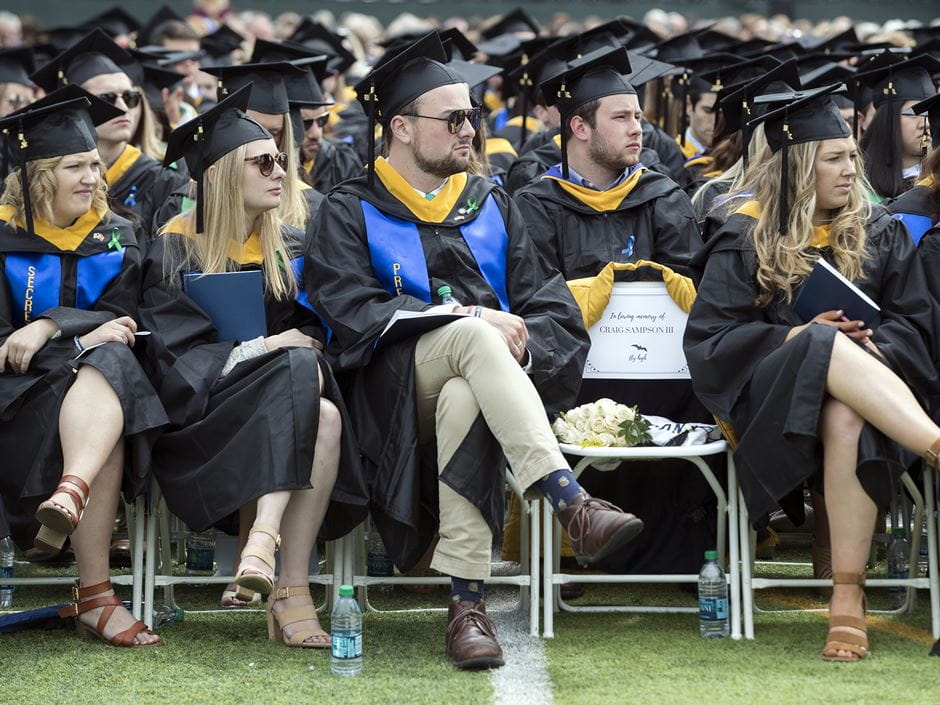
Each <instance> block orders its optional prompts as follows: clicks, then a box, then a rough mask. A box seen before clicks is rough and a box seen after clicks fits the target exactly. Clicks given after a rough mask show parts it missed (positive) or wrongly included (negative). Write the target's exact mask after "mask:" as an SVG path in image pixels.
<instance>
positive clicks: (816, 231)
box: [735, 201, 829, 249]
mask: <svg viewBox="0 0 940 705" xmlns="http://www.w3.org/2000/svg"><path fill="white" fill-rule="evenodd" d="M735 213H740V214H741V215H746V216H747V217H748V218H753V219H754V220H757V219H758V218H760V214H761V207H760V203H759V202H758V201H748V202H747V203H745V204H744V205H743V206H741V207H740V208H738V209H737V210H736V211H735ZM809 246H810V247H815V248H817V249H821V248H823V247H829V226H828V225H817V226H815V227H814V228H813V239H812V240H810V242H809Z"/></svg>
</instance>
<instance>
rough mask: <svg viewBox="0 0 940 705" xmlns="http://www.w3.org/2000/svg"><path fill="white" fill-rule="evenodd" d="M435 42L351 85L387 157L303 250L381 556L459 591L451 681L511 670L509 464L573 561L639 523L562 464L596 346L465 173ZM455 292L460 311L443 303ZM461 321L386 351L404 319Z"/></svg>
mask: <svg viewBox="0 0 940 705" xmlns="http://www.w3.org/2000/svg"><path fill="white" fill-rule="evenodd" d="M446 61H447V55H446V53H445V51H444V48H443V46H442V45H441V42H440V39H439V38H438V37H437V35H436V34H434V33H432V34H429V35H427V36H426V37H424V38H422V39H420V40H419V41H418V42H416V43H415V44H413V45H412V46H410V47H408V48H406V49H404V50H403V51H401V52H400V53H397V54H396V55H394V56H393V57H391V58H389V59H386V60H383V61H381V62H380V63H379V64H378V65H377V66H376V68H375V69H373V71H372V73H371V74H369V75H368V76H366V78H365V79H363V81H362V82H361V83H360V84H359V85H358V86H357V88H356V90H357V92H358V96H359V100H360V102H361V103H362V104H363V107H364V108H365V110H366V113H367V114H368V115H369V118H370V122H371V124H372V125H374V124H375V123H376V122H377V121H381V123H382V127H383V135H384V137H385V141H386V143H387V145H388V157H387V158H379V159H377V160H375V161H374V162H371V160H370V165H369V167H370V170H369V172H370V173H369V174H368V175H367V176H363V177H359V178H356V179H353V180H351V181H347V182H345V183H342V184H340V185H339V186H337V187H336V188H335V189H334V190H333V191H332V192H331V193H330V195H329V196H328V197H327V199H326V201H325V202H324V204H323V206H322V207H321V211H320V214H319V216H318V218H317V222H316V224H315V227H314V229H312V230H310V231H308V236H307V241H306V244H305V249H306V252H305V281H306V286H307V291H308V294H309V296H310V300H311V303H312V304H313V306H314V309H315V310H316V311H317V312H318V313H319V314H320V315H321V317H322V318H323V319H324V320H325V321H326V322H327V324H328V325H329V326H330V327H331V328H332V331H333V340H332V342H331V344H330V346H329V347H328V352H331V353H332V355H333V357H334V360H335V362H334V368H335V369H338V370H340V371H343V372H344V373H345V374H346V375H347V376H348V377H349V379H348V387H347V389H348V390H349V394H348V395H347V404H348V405H349V406H350V407H351V410H352V417H353V425H354V427H355V430H356V433H357V435H358V439H359V444H360V449H361V453H362V455H363V459H364V465H365V467H366V472H367V473H368V474H369V486H370V488H371V496H370V497H369V503H370V506H371V510H372V518H373V522H374V525H375V526H376V527H377V528H378V530H379V532H380V533H381V535H382V539H383V541H384V542H385V546H386V548H387V549H388V553H389V555H390V556H391V557H392V559H393V560H394V561H395V563H396V565H397V566H398V567H399V569H401V570H408V569H409V568H411V567H412V566H414V565H415V563H416V562H417V561H418V560H419V559H420V558H421V557H422V555H423V554H424V553H425V552H426V551H427V550H428V548H429V547H431V545H432V543H433V541H434V538H435V535H436V534H437V535H439V537H440V538H439V540H438V542H437V544H436V546H435V547H434V549H433V559H432V561H431V568H433V569H435V570H437V571H439V572H440V573H443V574H444V575H448V576H450V577H451V581H452V587H451V597H450V604H449V613H448V626H447V632H446V641H447V655H448V657H449V658H450V659H451V661H452V662H453V663H454V664H455V665H456V666H457V667H458V668H491V667H497V666H500V665H502V663H503V657H502V651H501V649H500V646H499V643H498V642H497V640H496V634H495V629H494V627H493V625H492V623H491V622H490V620H489V617H488V616H487V614H486V609H485V606H484V602H483V597H484V582H485V580H486V579H487V578H488V577H489V575H490V559H491V549H492V543H493V536H494V535H499V534H500V533H501V531H502V527H503V503H504V491H505V471H506V464H507V461H508V464H509V466H510V469H511V471H512V473H513V474H514V475H515V476H516V478H517V479H518V480H519V483H520V484H521V485H522V486H523V487H526V488H529V487H531V488H532V489H535V490H539V491H541V492H542V493H543V494H544V495H545V496H546V498H547V499H548V500H549V501H550V503H551V504H552V507H553V508H554V510H555V511H556V513H557V515H558V518H559V520H560V521H561V523H562V525H563V526H565V527H566V528H568V529H569V532H570V533H571V535H572V539H573V543H574V548H575V552H576V553H577V555H578V557H579V559H580V560H582V561H583V562H585V563H590V562H593V561H597V560H600V559H602V558H603V557H604V556H607V555H609V554H610V553H611V552H613V551H616V550H617V549H618V548H619V547H620V546H622V545H623V544H624V543H626V542H627V541H629V540H630V539H631V538H633V537H634V536H636V534H637V533H638V532H639V531H640V530H641V529H642V526H643V524H642V522H641V521H640V520H639V519H637V518H636V517H634V516H632V515H630V514H626V513H624V512H623V511H621V510H620V509H618V508H616V507H614V506H612V505H610V504H607V503H606V502H601V501H599V500H596V499H593V498H591V497H590V496H589V495H588V494H587V493H586V492H584V491H583V490H582V489H581V487H580V486H579V485H578V482H577V480H575V478H574V477H573V475H572V474H571V471H570V468H569V467H568V464H567V463H566V461H565V459H564V457H563V456H562V455H561V453H560V452H559V450H558V443H557V441H556V439H555V437H554V435H553V433H552V431H551V428H550V426H549V421H548V416H547V415H546V411H547V412H548V413H549V414H551V415H552V416H554V415H555V414H556V413H557V412H559V411H562V410H565V409H568V408H570V405H571V403H572V402H573V400H574V399H575V397H576V396H577V393H578V388H579V386H580V382H581V371H582V367H583V365H584V361H585V358H586V355H587V350H588V346H589V341H588V337H587V334H586V332H585V330H584V326H583V324H582V319H581V314H580V312H579V310H578V308H577V306H576V304H575V302H574V299H573V298H572V296H571V294H570V292H569V290H568V288H567V286H566V285H565V282H564V280H563V279H562V278H561V276H560V275H559V274H558V273H557V272H556V271H554V270H553V269H551V268H550V267H549V266H547V265H546V264H545V262H544V260H543V259H542V258H541V257H540V256H539V254H538V252H537V250H536V249H535V247H534V246H533V244H532V242H531V240H530V239H529V237H528V234H527V233H526V227H525V223H524V222H523V220H522V218H521V216H520V214H519V212H518V210H517V209H516V208H515V206H514V204H513V203H512V201H511V200H510V198H509V197H508V195H507V194H506V193H505V192H504V191H502V190H501V189H499V188H498V187H496V186H495V185H494V184H493V183H492V182H491V181H489V180H488V179H486V178H484V177H481V176H476V175H473V174H469V173H468V172H467V169H468V167H469V165H470V163H471V149H472V147H471V143H472V141H473V138H474V134H475V131H476V129H477V128H478V126H479V121H480V111H479V108H477V107H474V106H473V105H472V103H471V100H470V93H469V88H468V86H467V84H466V83H465V82H464V80H463V79H462V78H461V77H460V76H459V75H458V74H457V73H455V72H454V71H453V70H452V69H450V68H449V67H447V66H445V65H444V64H445V62H446ZM445 286H446V287H449V288H450V290H451V292H452V295H453V297H454V298H455V299H457V300H458V301H460V302H461V303H460V304H457V303H454V302H453V301H445V300H443V299H444V294H445V293H446V290H444V289H443V287H445ZM426 311H431V312H432V313H433V312H446V313H454V312H456V313H463V314H466V316H465V317H464V318H460V319H458V320H456V321H453V322H448V323H446V324H444V325H440V326H439V327H433V328H432V327H429V326H425V327H423V328H422V327H418V328H417V329H415V330H414V332H413V335H411V336H409V337H405V338H404V339H403V340H401V341H400V342H397V343H393V342H389V339H388V338H386V340H385V341H382V340H381V338H382V334H383V331H384V330H385V328H386V326H387V325H388V324H389V322H390V321H391V320H392V319H393V317H394V316H395V315H396V314H402V313H409V312H426Z"/></svg>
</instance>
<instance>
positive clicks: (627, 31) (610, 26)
mask: <svg viewBox="0 0 940 705" xmlns="http://www.w3.org/2000/svg"><path fill="white" fill-rule="evenodd" d="M599 34H600V35H604V34H609V35H610V36H611V37H613V39H614V41H615V42H616V43H617V44H618V45H620V46H623V44H624V42H626V41H628V40H629V39H630V38H631V37H633V36H634V35H635V34H636V32H634V30H633V28H632V27H631V26H630V25H629V24H627V23H626V22H624V21H623V20H622V19H620V18H619V17H618V18H617V19H613V20H610V21H609V22H604V23H603V24H599V25H597V26H596V27H591V29H588V30H585V31H584V32H581V34H580V35H578V36H580V37H581V42H582V46H584V47H586V52H585V53H587V52H589V51H593V50H594V49H595V48H597V47H594V46H592V45H591V40H592V39H593V38H594V37H596V36H597V35H599ZM657 41H659V40H658V39H657ZM604 43H605V44H606V43H608V42H607V40H606V38H605V39H604Z"/></svg>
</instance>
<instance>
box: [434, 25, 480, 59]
mask: <svg viewBox="0 0 940 705" xmlns="http://www.w3.org/2000/svg"><path fill="white" fill-rule="evenodd" d="M438 36H439V37H440V38H441V43H442V44H443V45H444V51H446V52H447V56H449V57H450V58H451V59H463V60H464V61H473V57H475V56H476V55H477V54H478V53H479V51H480V50H479V49H478V48H477V45H476V44H474V43H473V42H471V41H470V40H469V39H467V37H466V35H464V33H463V32H461V31H460V30H459V29H457V28H456V27H451V28H450V29H445V30H444V31H442V32H438ZM419 39H420V37H419Z"/></svg>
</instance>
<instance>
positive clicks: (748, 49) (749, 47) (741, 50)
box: [734, 37, 775, 56]
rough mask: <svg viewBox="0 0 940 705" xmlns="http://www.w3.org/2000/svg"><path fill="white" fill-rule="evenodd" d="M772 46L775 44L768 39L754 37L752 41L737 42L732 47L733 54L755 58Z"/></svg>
mask: <svg viewBox="0 0 940 705" xmlns="http://www.w3.org/2000/svg"><path fill="white" fill-rule="evenodd" d="M774 44H775V42H772V41H770V40H769V39H761V38H760V37H754V38H753V39H748V40H747V41H744V42H739V43H738V45H737V46H735V47H734V53H735V54H738V55H739V56H756V55H757V54H762V53H763V52H765V51H767V50H768V49H769V48H770V47H772V46H774Z"/></svg>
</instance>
